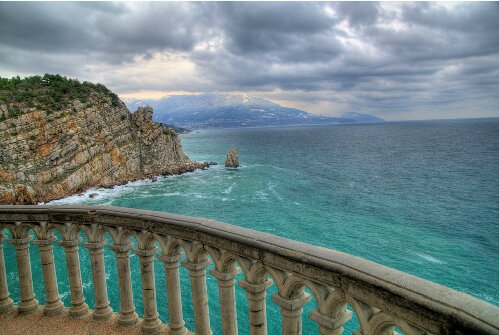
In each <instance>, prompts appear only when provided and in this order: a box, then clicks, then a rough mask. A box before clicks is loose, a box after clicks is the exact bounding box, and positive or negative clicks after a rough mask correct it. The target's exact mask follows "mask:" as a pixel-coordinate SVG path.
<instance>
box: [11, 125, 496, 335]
mask: <svg viewBox="0 0 499 335" xmlns="http://www.w3.org/2000/svg"><path fill="white" fill-rule="evenodd" d="M181 141H182V145H183V148H184V151H185V152H186V153H187V154H188V155H189V157H190V158H191V159H194V160H198V161H205V160H206V161H217V162H218V163H219V165H218V166H215V167H212V168H210V169H208V170H203V171H196V172H193V173H188V174H185V175H181V176H172V177H161V178H158V181H157V182H155V183H152V182H151V181H139V182H134V183H130V184H127V185H123V186H118V187H115V188H114V189H107V190H97V191H96V190H90V191H88V192H86V193H85V194H84V195H82V196H73V197H69V198H66V199H62V200H59V201H55V202H53V203H54V204H56V203H57V204H62V203H66V204H67V203H70V204H89V205H90V204H96V205H97V204H98V205H104V204H105V205H113V206H123V207H133V208H143V209H151V210H159V211H166V212H172V213H178V214H183V215H191V216H198V217H208V218H213V219H216V220H219V221H224V222H227V223H232V224H235V225H239V226H244V227H248V228H251V229H255V230H260V231H264V232H268V233H272V234H276V235H280V236H284V237H287V238H290V239H295V240H300V241H303V242H307V243H311V244H316V245H320V246H324V247H328V248H332V249H338V250H341V251H345V252H348V253H350V254H353V255H357V256H360V257H364V258H366V259H369V260H372V261H375V262H377V263H381V264H384V265H387V266H390V267H393V268H396V269H399V270H402V271H406V272H408V273H411V274H414V275H417V276H419V277H422V278H425V279H429V280H432V281H435V282H437V283H440V284H443V285H446V286H449V287H452V288H454V289H457V290H460V291H464V292H466V293H468V294H471V295H473V296H475V297H478V298H480V299H483V300H485V301H488V302H490V303H492V304H495V305H499V119H477V120H451V121H418V122H389V123H385V124H365V125H361V124H359V125H334V126H304V127H282V128H245V129H216V130H200V131H195V132H192V133H190V134H186V135H181ZM233 146H237V148H238V150H239V158H240V162H241V164H242V166H241V168H240V169H238V170H227V169H225V168H224V167H223V162H224V159H225V154H226V152H227V151H228V149H230V148H232V147H233ZM95 192H96V193H98V194H99V196H98V197H97V198H95V199H89V198H88V194H90V193H95ZM4 245H5V247H4V249H5V255H6V261H7V270H8V278H9V285H10V290H11V293H12V296H13V297H14V298H15V299H16V300H18V297H19V289H18V286H17V285H18V284H17V273H16V271H17V268H16V265H15V254H14V250H13V247H12V246H11V245H9V244H8V243H4ZM56 250H57V251H56V262H57V269H58V270H59V271H58V278H59V288H60V292H63V293H62V295H63V300H64V302H65V304H66V305H69V294H68V293H67V292H68V291H69V290H68V282H67V276H66V274H65V259H64V254H63V251H62V247H56ZM31 255H32V258H31V260H32V264H33V267H34V277H35V280H34V285H35V291H36V293H37V297H38V299H39V300H40V302H42V303H43V301H44V300H43V281H42V274H41V265H40V258H39V254H38V251H37V248H36V247H32V248H31ZM105 257H106V267H107V270H108V273H109V275H108V289H109V295H110V300H111V305H112V307H113V309H114V310H116V311H117V310H119V295H118V290H117V283H116V280H115V278H116V262H115V259H114V254H113V253H112V252H110V251H109V250H106V256H105ZM80 258H81V266H82V269H83V279H84V288H85V294H86V298H87V302H88V303H89V305H90V306H92V305H93V293H92V292H93V291H92V290H93V288H92V284H91V272H90V261H89V255H88V251H87V250H85V249H83V248H82V249H81V251H80ZM131 262H132V270H133V271H134V272H133V273H132V280H133V282H134V291H135V296H134V298H135V301H136V306H137V311H138V313H139V315H140V314H141V313H142V301H141V294H140V292H141V287H140V273H139V266H138V259H137V257H136V256H132V258H131ZM156 274H157V275H156V282H157V287H158V293H157V296H158V307H159V313H160V316H161V318H162V320H164V321H165V322H167V319H168V316H167V301H166V292H165V289H164V287H165V286H164V285H165V284H164V270H163V268H162V263H160V262H159V261H158V262H156ZM182 276H183V277H182V285H183V304H184V317H185V319H186V323H187V326H188V327H189V328H190V329H194V328H195V326H194V320H193V314H192V308H191V304H190V296H189V294H190V290H189V283H188V277H187V271H186V270H185V269H183V270H182ZM207 281H208V290H209V299H210V302H209V303H210V305H209V307H210V312H211V313H210V314H211V320H212V328H213V331H214V334H221V326H220V325H221V323H220V319H219V305H218V288H217V285H216V280H215V279H214V278H212V277H211V276H209V275H208V280H207ZM274 292H275V286H274V287H271V288H270V289H269V294H268V301H267V306H268V318H269V334H279V333H280V322H281V321H280V314H279V310H278V308H277V307H276V306H275V305H274V304H273V303H272V302H271V300H270V295H271V294H273V293H274ZM236 293H237V297H238V301H237V304H238V305H237V310H238V322H239V329H240V334H248V321H247V304H246V299H245V294H244V291H243V290H242V289H241V288H239V287H237V288H236ZM313 309H314V302H313V301H312V302H311V303H309V304H307V305H306V308H305V314H304V331H303V333H304V334H311V333H317V330H316V325H315V324H314V323H313V322H312V321H310V320H309V319H308V317H306V315H307V314H308V312H310V311H311V310H313ZM356 327H357V326H356V320H352V321H351V322H350V323H349V324H348V325H347V327H346V332H345V333H346V334H350V333H351V332H352V331H353V330H354V329H355V328H356Z"/></svg>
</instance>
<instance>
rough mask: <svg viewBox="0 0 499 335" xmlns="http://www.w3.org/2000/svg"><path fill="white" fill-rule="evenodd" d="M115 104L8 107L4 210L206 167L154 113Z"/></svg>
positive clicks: (1, 131)
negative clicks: (155, 119)
mask: <svg viewBox="0 0 499 335" xmlns="http://www.w3.org/2000/svg"><path fill="white" fill-rule="evenodd" d="M112 100H113V99H111V97H110V96H108V95H105V94H100V93H99V92H92V93H91V94H90V97H89V99H88V102H86V103H82V102H81V101H80V100H72V101H69V102H68V103H67V104H66V105H65V106H64V107H63V108H59V110H57V111H49V110H47V109H45V108H39V107H36V106H35V107H26V106H23V105H22V104H17V105H16V106H14V107H13V105H12V104H5V103H4V104H1V103H0V204H32V203H36V202H40V201H48V200H52V199H57V198H61V197H64V196H67V195H70V194H74V193H78V192H81V191H84V190H86V189H88V188H90V187H109V186H112V185H117V184H122V183H125V182H127V181H130V180H137V179H143V178H148V177H152V176H154V175H167V174H179V173H183V172H186V171H193V170H195V169H197V168H201V167H204V166H205V165H203V164H199V163H195V162H192V161H190V160H189V158H188V157H187V156H186V155H185V154H184V152H183V151H182V147H181V145H180V142H179V139H178V137H177V135H176V134H175V132H174V131H173V130H172V129H171V128H167V127H166V126H164V125H161V124H158V123H155V122H153V121H152V109H151V108H150V107H145V108H139V109H138V110H137V111H136V112H135V113H133V114H131V113H130V112H129V111H128V109H127V108H126V106H125V105H124V104H123V103H122V102H121V101H119V100H118V101H112ZM13 108H14V109H15V110H16V113H15V116H14V117H12V113H11V114H9V111H10V112H11V111H12V110H14V109H13ZM9 115H10V117H9Z"/></svg>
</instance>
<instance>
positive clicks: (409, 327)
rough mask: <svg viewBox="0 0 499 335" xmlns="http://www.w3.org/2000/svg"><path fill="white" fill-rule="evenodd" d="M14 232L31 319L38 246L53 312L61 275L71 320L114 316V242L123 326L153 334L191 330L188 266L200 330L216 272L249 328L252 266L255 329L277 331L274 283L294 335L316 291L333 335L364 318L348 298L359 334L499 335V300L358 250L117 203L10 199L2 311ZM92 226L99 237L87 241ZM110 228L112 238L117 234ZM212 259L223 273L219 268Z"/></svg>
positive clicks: (0, 283)
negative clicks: (59, 254)
mask: <svg viewBox="0 0 499 335" xmlns="http://www.w3.org/2000/svg"><path fill="white" fill-rule="evenodd" d="M5 230H8V231H9V232H10V235H11V236H12V238H11V239H10V240H8V243H12V244H13V245H14V247H15V253H16V258H17V266H18V274H19V286H20V287H19V288H20V299H19V301H18V302H16V304H17V313H20V314H27V313H32V312H33V311H35V310H37V309H38V308H39V307H38V301H37V300H36V299H35V294H34V290H33V279H32V273H31V264H30V254H29V248H30V245H31V244H33V245H34V246H35V247H36V248H39V251H40V257H41V264H42V271H43V280H44V287H45V295H46V296H45V300H46V304H45V305H44V306H43V308H44V314H45V315H46V316H47V317H49V316H51V315H58V314H60V313H61V311H62V310H63V307H64V306H63V304H62V302H61V299H60V295H59V290H58V286H57V279H56V278H57V275H58V276H65V275H67V276H68V278H69V284H70V296H71V306H69V312H68V316H69V317H71V318H83V317H88V316H90V315H92V317H93V318H94V319H95V322H98V321H100V320H107V319H109V317H110V316H112V315H113V311H112V310H111V308H110V304H109V298H108V293H107V285H109V284H110V283H109V281H108V282H106V276H105V274H106V270H105V264H104V257H103V249H104V248H105V247H106V244H107V243H109V244H110V246H109V248H110V249H111V250H113V251H114V253H115V255H116V262H117V270H118V277H117V285H118V287H119V293H120V295H119V298H120V301H119V302H120V310H119V311H115V312H118V313H119V318H118V319H117V322H118V323H119V324H120V325H122V326H123V327H141V331H142V333H143V334H162V333H168V334H174V335H185V334H187V333H188V330H187V328H186V327H185V322H184V318H183V314H182V298H181V285H180V279H181V277H180V275H179V267H180V266H183V267H185V268H187V269H188V272H189V278H190V287H191V296H192V304H193V306H192V307H193V311H194V319H195V327H196V329H195V332H196V334H199V335H210V334H212V329H211V326H210V317H209V316H210V314H209V313H210V311H209V308H208V294H207V285H206V280H207V275H211V276H213V277H214V278H216V281H217V283H218V287H219V299H220V306H221V308H220V310H221V314H222V315H221V320H222V325H221V328H222V330H223V334H224V335H229V334H231V335H233V334H237V332H238V325H237V315H236V296H235V289H236V275H237V274H239V273H240V272H242V274H243V275H244V279H242V280H240V281H239V282H238V283H237V284H238V285H239V286H240V287H241V288H243V289H244V290H245V291H246V297H247V300H248V320H249V327H250V329H249V333H250V334H252V335H257V334H267V321H268V320H267V316H266V306H267V305H266V295H267V289H268V288H269V286H271V285H273V284H275V285H276V287H277V293H276V294H274V295H272V297H271V298H272V301H273V303H275V304H277V305H278V306H279V308H280V311H281V316H282V333H283V334H293V335H298V334H301V333H302V320H303V318H304V317H307V316H304V315H303V306H304V305H305V304H307V303H309V302H310V301H311V300H312V298H313V300H314V301H315V310H313V311H312V312H311V313H310V314H309V315H308V317H309V318H310V319H311V320H313V321H314V322H316V323H317V329H318V333H319V334H321V335H333V334H342V333H343V328H344V325H345V324H346V323H347V322H348V321H349V320H350V319H351V317H352V312H351V311H350V310H349V309H347V305H350V306H351V309H352V310H353V313H355V314H356V316H357V318H358V320H359V323H360V329H359V330H358V331H357V334H362V335H378V334H380V335H381V334H394V333H395V329H396V327H398V329H400V330H401V331H402V332H403V333H404V334H407V335H421V334H499V308H498V307H496V306H493V305H491V304H488V303H486V302H484V301H481V300H479V299H476V298H473V297H471V296H469V295H466V294H464V293H461V292H457V291H454V290H452V289H450V288H447V287H444V286H441V285H438V284H435V283H432V282H429V281H426V280H423V279H420V278H417V277H415V276H412V275H409V274H406V273H403V272H400V271H397V270H393V269H390V268H387V267H385V266H382V265H379V264H376V263H373V262H370V261H367V260H364V259H361V258H358V257H355V256H352V255H348V254H345V253H342V252H338V251H334V250H329V249H326V248H321V247H316V246H312V245H308V244H305V243H300V242H296V241H291V240H288V239H285V238H281V237H277V236H274V235H270V234H266V233H260V232H256V231H253V230H249V229H245V228H241V227H237V226H232V225H229V224H225V223H221V222H216V221H214V220H207V219H198V218H191V217H185V216H178V215H172V214H167V213H160V212H153V211H144V210H132V209H125V208H116V207H83V206H80V207H77V206H0V313H5V312H7V311H11V310H12V308H13V307H14V306H15V305H14V302H13V301H12V299H11V298H10V295H9V290H8V282H7V278H6V269H5V262H4V255H3V250H2V247H3V241H5V239H6V237H5V234H4V232H5ZM55 231H58V232H59V233H60V236H62V240H61V241H59V242H58V244H59V245H60V246H62V247H63V248H64V252H65V257H66V263H67V273H60V272H57V270H58V269H56V268H55V266H54V254H53V249H54V242H55V240H56V237H55V235H54V232H55ZM80 232H83V233H84V234H85V235H86V237H87V242H85V243H82V241H81V238H80ZM106 233H109V235H110V236H111V239H112V241H106V239H105V235H106ZM133 240H135V241H136V243H132V242H133ZM80 246H83V247H84V248H86V249H88V251H86V250H84V249H81V248H80ZM158 246H159V248H158ZM79 252H89V253H90V260H91V271H92V279H93V288H94V299H95V308H94V310H93V311H91V310H89V308H88V306H87V304H86V302H85V296H84V294H83V289H82V276H81V269H80V263H79V257H78V253H79ZM130 252H133V253H134V254H136V255H138V257H139V260H140V273H141V281H142V300H143V304H144V315H143V317H142V318H141V319H139V318H138V316H137V313H136V312H135V306H134V297H133V292H132V281H131V272H130ZM154 257H157V258H158V259H159V260H160V261H161V262H162V263H163V265H164V268H165V275H166V278H165V279H166V281H165V282H166V287H156V284H155V272H154ZM210 262H213V268H212V269H211V270H210V271H207V269H208V265H209V264H210ZM160 264H161V263H160ZM56 272H57V274H56ZM114 280H115V279H113V284H114V283H115V282H114ZM306 288H308V290H306ZM163 290H166V295H167V298H168V314H169V315H168V320H169V324H168V325H164V324H162V322H161V321H160V318H159V315H158V306H157V303H156V294H157V292H158V291H163ZM307 291H309V292H311V294H308V293H307ZM310 303H312V302H310ZM191 331H194V329H192V330H191Z"/></svg>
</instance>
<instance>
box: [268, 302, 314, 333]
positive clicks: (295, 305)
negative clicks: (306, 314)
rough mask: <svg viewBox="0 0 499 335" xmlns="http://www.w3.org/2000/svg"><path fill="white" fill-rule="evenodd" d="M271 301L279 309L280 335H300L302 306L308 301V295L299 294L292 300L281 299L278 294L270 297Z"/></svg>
mask: <svg viewBox="0 0 499 335" xmlns="http://www.w3.org/2000/svg"><path fill="white" fill-rule="evenodd" d="M272 301H273V302H275V303H276V304H278V305H279V306H280V307H281V316H282V333H283V334H286V335H301V332H302V314H303V305H305V304H306V303H307V302H309V301H310V295H309V294H308V293H305V292H301V294H300V295H298V296H297V297H295V298H293V299H287V298H283V297H281V296H280V295H279V294H274V295H273V296H272Z"/></svg>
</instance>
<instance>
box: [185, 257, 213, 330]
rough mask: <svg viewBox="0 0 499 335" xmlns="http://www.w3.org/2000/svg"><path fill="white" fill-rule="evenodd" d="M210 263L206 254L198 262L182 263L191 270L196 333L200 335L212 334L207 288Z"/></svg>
mask: <svg viewBox="0 0 499 335" xmlns="http://www.w3.org/2000/svg"><path fill="white" fill-rule="evenodd" d="M209 264H210V260H209V259H208V258H207V257H206V256H204V257H203V258H202V259H200V260H198V261H197V262H190V261H184V262H182V265H183V266H184V267H185V268H187V269H188V270H189V278H190V281H191V294H192V303H193V304H194V306H193V307H194V319H195V321H196V334H198V335H211V334H212V331H211V326H210V314H209V310H208V294H207V289H206V267H207V266H208V265H209Z"/></svg>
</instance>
